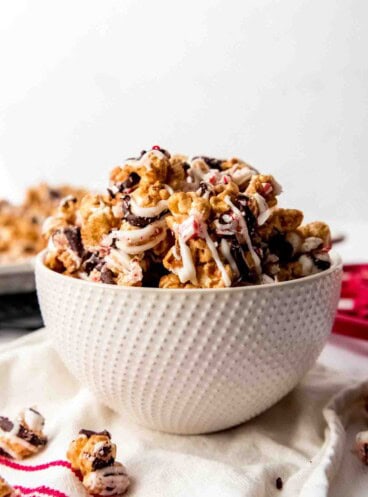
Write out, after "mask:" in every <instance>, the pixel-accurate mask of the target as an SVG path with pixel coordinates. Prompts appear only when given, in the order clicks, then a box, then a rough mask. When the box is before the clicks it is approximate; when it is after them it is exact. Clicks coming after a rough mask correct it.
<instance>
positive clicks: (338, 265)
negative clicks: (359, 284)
mask: <svg viewBox="0 0 368 497" xmlns="http://www.w3.org/2000/svg"><path fill="white" fill-rule="evenodd" d="M46 250H47V249H45V250H42V251H41V252H40V253H39V254H38V255H37V257H36V264H35V269H36V285H37V274H38V273H39V272H41V271H42V272H45V273H51V274H52V275H53V277H55V278H56V279H60V278H62V279H65V278H68V280H69V281H70V282H71V284H76V285H82V286H83V285H84V286H85V287H87V286H90V287H93V288H101V289H102V288H105V289H109V290H114V291H117V292H127V291H129V292H133V293H172V294H173V295H174V294H177V293H185V294H189V293H191V294H192V293H224V292H231V293H233V292H249V291H253V290H258V291H262V290H268V289H269V288H285V287H290V286H293V285H302V284H303V283H307V282H310V281H316V280H319V279H321V278H324V277H327V276H328V275H330V274H331V273H333V272H335V271H338V270H341V269H342V259H341V257H340V255H339V254H338V253H337V252H335V251H334V250H331V251H330V252H329V254H330V257H331V261H332V264H331V267H329V268H328V269H326V270H325V271H321V272H320V273H316V274H312V275H310V276H303V277H302V278H298V279H295V280H289V281H281V282H279V283H266V284H264V285H249V286H238V287H227V288H155V287H142V286H140V287H136V286H119V285H110V284H108V283H100V282H95V281H86V280H82V279H80V278H72V277H70V276H66V275H65V274H62V273H58V272H56V271H53V270H52V269H50V268H48V267H47V266H46V265H45V263H44V257H45V254H46ZM60 281H61V280H60ZM37 286H38V285H37Z"/></svg>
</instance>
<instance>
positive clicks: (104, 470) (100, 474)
mask: <svg viewBox="0 0 368 497" xmlns="http://www.w3.org/2000/svg"><path fill="white" fill-rule="evenodd" d="M67 458H68V460H69V461H70V463H71V466H72V469H73V470H74V471H76V472H77V473H79V474H80V475H81V477H82V479H83V485H84V486H85V488H86V490H87V491H88V492H89V493H90V494H91V495H111V496H119V495H122V494H124V493H125V492H126V490H127V489H128V487H129V485H130V480H129V477H128V474H127V472H126V469H125V467H124V466H123V465H122V464H121V463H119V462H116V461H115V458H116V445H115V444H113V443H112V442H111V435H110V433H109V432H108V431H106V430H105V431H102V432H100V433H97V432H94V431H90V430H81V431H80V432H79V435H78V437H77V438H76V439H75V440H73V441H72V443H71V444H70V447H69V450H68V452H67Z"/></svg>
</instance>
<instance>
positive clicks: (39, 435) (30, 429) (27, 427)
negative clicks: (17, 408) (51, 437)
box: [0, 407, 47, 459]
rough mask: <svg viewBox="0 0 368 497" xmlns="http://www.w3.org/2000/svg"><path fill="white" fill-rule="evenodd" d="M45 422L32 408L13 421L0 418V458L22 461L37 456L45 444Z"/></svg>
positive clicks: (25, 410)
mask: <svg viewBox="0 0 368 497" xmlns="http://www.w3.org/2000/svg"><path fill="white" fill-rule="evenodd" d="M44 424H45V420H44V418H43V416H42V415H41V414H40V413H39V412H38V411H36V409H34V408H33V407H29V408H27V409H24V410H23V411H22V412H21V413H20V414H19V415H18V417H17V419H16V420H15V421H12V420H10V419H9V418H6V417H4V416H0V456H3V457H8V458H11V459H24V458H26V457H29V456H32V455H34V454H37V453H38V452H39V451H40V450H41V449H43V448H44V446H45V445H46V443H47V437H46V436H45V435H44V433H43V427H44Z"/></svg>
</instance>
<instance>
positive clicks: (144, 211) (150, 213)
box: [130, 196, 167, 217]
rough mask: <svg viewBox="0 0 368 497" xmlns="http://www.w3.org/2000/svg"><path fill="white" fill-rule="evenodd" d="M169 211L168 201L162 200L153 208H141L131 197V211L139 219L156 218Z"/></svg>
mask: <svg viewBox="0 0 368 497" xmlns="http://www.w3.org/2000/svg"><path fill="white" fill-rule="evenodd" d="M166 209H167V200H160V201H159V202H158V203H157V204H156V205H155V206H153V207H142V206H140V205H139V204H138V203H137V201H136V200H135V198H134V197H133V196H132V197H130V210H131V212H132V214H134V215H135V216H138V217H156V216H159V215H160V214H161V212H163V211H165V210H166Z"/></svg>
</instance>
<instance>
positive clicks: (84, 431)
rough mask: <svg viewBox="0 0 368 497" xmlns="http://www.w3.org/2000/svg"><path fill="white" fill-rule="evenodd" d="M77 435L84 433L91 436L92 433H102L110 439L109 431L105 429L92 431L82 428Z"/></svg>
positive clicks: (88, 436)
mask: <svg viewBox="0 0 368 497" xmlns="http://www.w3.org/2000/svg"><path fill="white" fill-rule="evenodd" d="M79 435H85V436H86V437H87V438H90V437H92V435H104V436H105V437H108V438H110V440H111V435H110V432H108V431H107V430H103V431H93V430H86V429H84V428H83V429H82V430H79Z"/></svg>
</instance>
